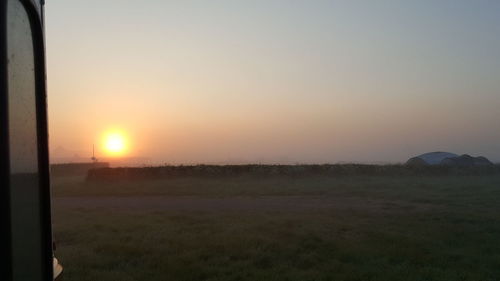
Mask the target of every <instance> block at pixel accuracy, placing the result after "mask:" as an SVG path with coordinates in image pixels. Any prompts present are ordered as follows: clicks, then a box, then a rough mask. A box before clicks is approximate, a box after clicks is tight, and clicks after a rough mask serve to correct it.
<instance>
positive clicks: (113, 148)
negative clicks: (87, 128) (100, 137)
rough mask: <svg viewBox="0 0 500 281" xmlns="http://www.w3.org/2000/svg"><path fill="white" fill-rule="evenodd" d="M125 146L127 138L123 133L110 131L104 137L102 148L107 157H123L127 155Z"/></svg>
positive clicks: (126, 146)
mask: <svg viewBox="0 0 500 281" xmlns="http://www.w3.org/2000/svg"><path fill="white" fill-rule="evenodd" d="M127 144H128V143H127V137H126V136H125V134H124V133H123V132H120V131H111V132H108V133H106V134H105V135H104V141H103V146H104V150H105V151H106V154H108V155H109V156H113V157H118V156H124V155H125V154H126V153H127V149H128V145H127Z"/></svg>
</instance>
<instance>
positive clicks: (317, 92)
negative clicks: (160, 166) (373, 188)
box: [46, 0, 500, 163]
mask: <svg viewBox="0 0 500 281" xmlns="http://www.w3.org/2000/svg"><path fill="white" fill-rule="evenodd" d="M499 15H500V1H495V0H491V1H487V0H484V1H481V0H474V1H458V0H450V1H444V0H441V1H436V0H428V1H422V0H418V1H417V0H415V1H368V0H367V1H352V0H349V1H319V0H318V1H271V0H261V1H256V0H251V1H250V0H249V1H237V0H227V1H188V0H179V1H166V0H158V1H153V0H148V1H137V0H134V1H128V0H106V1H97V0H87V1H76V0H48V1H47V3H46V23H47V26H46V29H47V58H48V87H49V114H50V115H49V118H50V133H51V135H50V142H51V147H52V149H53V150H54V149H56V148H57V147H64V148H65V149H66V150H68V151H71V152H73V151H75V152H78V153H79V154H80V155H81V156H87V155H90V153H91V148H92V143H96V145H98V150H100V138H101V136H102V134H103V133H104V132H106V131H108V130H110V129H113V128H114V129H116V128H118V129H121V130H122V131H124V132H126V134H127V135H128V138H129V139H130V144H129V151H128V152H129V155H130V156H144V157H150V158H151V159H153V161H154V162H166V163H200V162H204V163H213V162H262V163H266V162H272V163H276V162H282V163H295V162H301V163H311V162H321V163H324V162H329V163H336V162H343V161H345V162H400V161H405V160H406V159H407V158H408V157H410V156H413V155H414V154H420V153H424V152H429V151H437V150H441V151H451V152H455V153H470V154H473V155H478V154H481V155H485V156H487V157H489V158H490V159H492V160H495V161H500V16H499ZM99 153H101V154H103V153H104V152H102V151H99ZM54 156H57V153H55V154H54Z"/></svg>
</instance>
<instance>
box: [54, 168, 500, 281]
mask: <svg viewBox="0 0 500 281" xmlns="http://www.w3.org/2000/svg"><path fill="white" fill-rule="evenodd" d="M53 183H54V188H53V193H54V196H55V199H54V232H55V237H56V240H57V244H58V250H57V256H58V258H60V260H61V262H62V263H63V265H64V267H65V271H64V277H65V280H70V281H71V280H89V281H90V280H99V281H102V280H152V281H154V280H180V281H181V280H301V281H304V280H363V281H364V280H500V176H499V175H489V176H458V177H457V176H454V177H452V176H440V177H431V176H425V177H423V176H422V177H416V176H400V177H387V176H376V177H368V176H363V177H355V176H350V177H321V176H314V177H299V178H291V177H266V178H256V177H250V176H242V177H233V178H227V177H226V178H219V179H217V178H211V179H208V178H205V179H203V178H177V179H171V180H154V181H135V182H121V183H120V182H118V183H95V182H94V183H86V182H84V180H83V178H79V177H68V178H56V179H54V181H53ZM144 196H154V197H158V196H161V198H166V199H171V198H176V199H179V200H182V199H183V198H191V199H192V198H201V199H210V198H218V199H222V200H235V199H236V198H250V199H252V200H260V199H266V200H271V201H272V200H276V202H279V200H282V199H287V198H290V200H292V199H293V200H297V199H298V200H300V201H304V202H320V204H323V205H321V206H315V205H311V206H310V207H303V206H302V207H301V206H297V207H296V208H294V207H286V208H282V207H280V206H281V205H277V206H276V207H272V208H242V209H239V208H232V209H229V210H228V209H223V208H222V209H221V208H213V209H211V208H205V209H196V208H193V209H192V210H190V209H189V208H188V209H182V210H181V209H179V210H176V209H156V208H154V207H151V208H148V207H145V208H114V207H96V206H92V205H89V206H68V205H64V204H60V203H58V202H59V201H61V200H64V199H65V198H68V197H70V198H73V199H74V198H101V199H102V198H110V200H119V199H120V197H124V198H129V199H130V198H140V197H144ZM318 198H320V201H315V200H318ZM138 200H139V199H138ZM294 202H295V201H294ZM329 203H331V204H329Z"/></svg>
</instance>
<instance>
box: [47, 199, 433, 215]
mask: <svg viewBox="0 0 500 281" xmlns="http://www.w3.org/2000/svg"><path fill="white" fill-rule="evenodd" d="M53 204H54V207H56V208H57V207H62V208H83V209H101V208H111V209H118V210H131V211H139V210H145V211H161V210H181V211H184V210H190V211H238V210H240V211H252V210H255V211H280V210H281V211H293V210H326V209H343V210H346V209H347V210H349V209H350V210H364V211H366V210H370V211H374V212H385V211H389V210H390V211H391V212H394V211H395V210H399V211H422V210H426V209H428V208H429V207H432V206H428V205H422V204H411V203H408V202H401V201H399V202H394V201H385V200H369V201H367V200H361V199H359V198H334V197H319V196H300V197H299V196H266V197H227V198H202V197H191V196H186V197H166V196H141V197H58V198H54V200H53Z"/></svg>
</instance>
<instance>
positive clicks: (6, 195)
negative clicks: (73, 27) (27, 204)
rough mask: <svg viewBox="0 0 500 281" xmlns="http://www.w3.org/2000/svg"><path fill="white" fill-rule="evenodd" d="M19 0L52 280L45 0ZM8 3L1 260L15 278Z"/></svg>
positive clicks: (0, 123)
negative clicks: (28, 47) (31, 66)
mask: <svg viewBox="0 0 500 281" xmlns="http://www.w3.org/2000/svg"><path fill="white" fill-rule="evenodd" d="M9 1H19V2H21V3H22V4H23V6H24V8H25V9H26V12H27V14H28V17H29V20H30V24H31V30H32V36H33V50H34V58H35V62H34V63H35V91H36V93H35V95H36V96H35V100H36V117H37V143H38V169H39V177H40V178H39V180H40V191H41V193H40V200H41V202H40V218H41V222H42V229H41V233H42V239H41V241H42V244H43V245H41V249H42V255H43V257H42V261H43V263H44V264H43V265H42V268H43V270H44V273H43V275H44V276H43V278H42V280H47V281H49V280H53V252H52V222H51V201H50V200H51V199H50V175H49V170H50V169H49V152H48V125H47V90H46V65H45V39H44V38H45V36H44V19H43V16H44V15H43V4H44V1H43V0H9ZM7 2H8V1H0V226H1V229H2V231H0V235H1V237H0V239H1V240H0V248H1V249H3V250H2V254H1V255H2V256H3V255H5V256H3V258H0V260H3V261H5V262H0V276H1V279H2V280H12V261H11V257H12V251H15V249H12V248H11V245H12V243H11V221H10V216H11V207H10V184H9V181H10V162H9V160H10V159H9V135H8V134H9V130H8V126H9V123H8V65H7Z"/></svg>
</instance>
